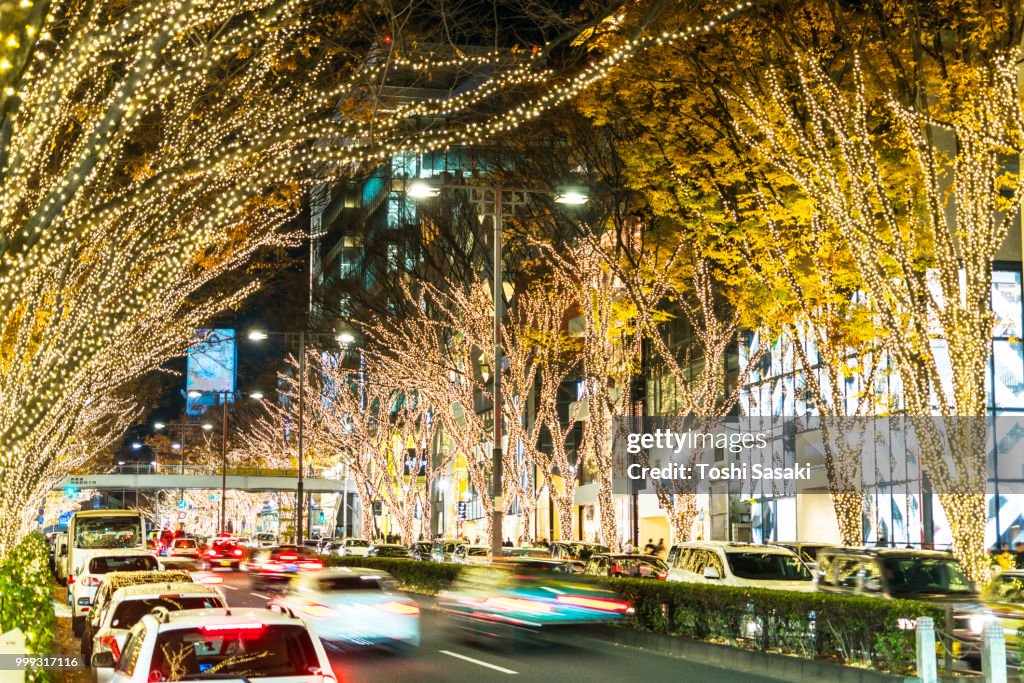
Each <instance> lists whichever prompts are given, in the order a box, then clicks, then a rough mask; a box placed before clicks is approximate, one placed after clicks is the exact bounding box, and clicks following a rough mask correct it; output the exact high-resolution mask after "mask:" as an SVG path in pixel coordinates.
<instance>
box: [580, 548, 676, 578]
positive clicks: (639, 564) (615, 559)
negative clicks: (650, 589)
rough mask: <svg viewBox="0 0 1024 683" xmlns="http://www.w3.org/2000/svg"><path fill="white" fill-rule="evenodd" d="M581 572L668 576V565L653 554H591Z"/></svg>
mask: <svg viewBox="0 0 1024 683" xmlns="http://www.w3.org/2000/svg"><path fill="white" fill-rule="evenodd" d="M583 573H584V574H587V575H590V576H610V577H618V578H630V579H657V580H659V581H664V580H666V579H667V578H668V565H667V564H665V562H664V560H661V559H658V558H657V557H655V556H654V555H611V554H605V553H602V554H598V555H591V556H590V559H589V560H587V564H586V565H585V566H584V567H583Z"/></svg>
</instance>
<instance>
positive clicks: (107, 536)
mask: <svg viewBox="0 0 1024 683" xmlns="http://www.w3.org/2000/svg"><path fill="white" fill-rule="evenodd" d="M142 543H143V541H142V518H141V517H132V516H124V517H83V518H81V519H77V520H75V547H76V548H132V547H135V546H142Z"/></svg>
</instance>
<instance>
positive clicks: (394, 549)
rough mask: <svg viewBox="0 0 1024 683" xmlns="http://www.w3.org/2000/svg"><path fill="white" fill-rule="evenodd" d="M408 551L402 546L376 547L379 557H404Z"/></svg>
mask: <svg viewBox="0 0 1024 683" xmlns="http://www.w3.org/2000/svg"><path fill="white" fill-rule="evenodd" d="M407 553H408V551H407V550H406V549H405V548H403V547H402V546H383V547H378V548H377V555H378V556H380V557H405V556H406V554H407Z"/></svg>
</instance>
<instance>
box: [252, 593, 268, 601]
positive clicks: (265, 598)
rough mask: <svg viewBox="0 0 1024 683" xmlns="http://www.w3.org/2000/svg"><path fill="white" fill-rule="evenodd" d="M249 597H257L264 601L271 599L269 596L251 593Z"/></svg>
mask: <svg viewBox="0 0 1024 683" xmlns="http://www.w3.org/2000/svg"><path fill="white" fill-rule="evenodd" d="M249 595H255V596H256V597H257V598H263V599H264V600H269V599H270V596H269V595H263V594H262V593H249Z"/></svg>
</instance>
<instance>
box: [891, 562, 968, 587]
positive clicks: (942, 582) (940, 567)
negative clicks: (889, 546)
mask: <svg viewBox="0 0 1024 683" xmlns="http://www.w3.org/2000/svg"><path fill="white" fill-rule="evenodd" d="M882 569H883V571H884V572H885V580H886V583H887V584H888V586H889V591H890V592H891V593H892V594H893V595H911V594H919V593H939V594H949V593H972V592H973V589H972V588H971V582H970V581H969V580H968V579H967V577H966V576H965V575H964V573H963V571H962V570H961V569H960V563H959V562H957V561H956V560H954V559H952V558H944V557H936V558H931V557H887V558H884V559H883V560H882Z"/></svg>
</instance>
